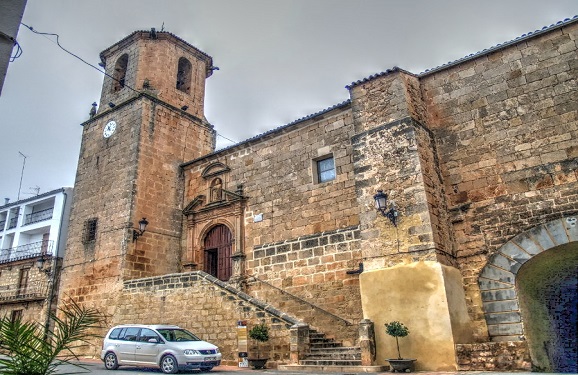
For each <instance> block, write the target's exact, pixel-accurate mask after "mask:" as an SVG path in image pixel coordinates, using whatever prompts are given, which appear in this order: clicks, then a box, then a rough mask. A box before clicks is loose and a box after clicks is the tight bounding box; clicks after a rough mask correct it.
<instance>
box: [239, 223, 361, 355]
mask: <svg viewBox="0 0 578 375" xmlns="http://www.w3.org/2000/svg"><path fill="white" fill-rule="evenodd" d="M359 237H360V231H359V228H358V227H350V228H344V229H338V230H335V231H329V232H323V233H319V234H313V235H309V236H302V237H298V238H296V239H287V240H286V241H282V242H277V243H273V244H265V245H261V246H256V247H255V248H254V249H253V260H252V261H251V262H250V265H249V267H248V268H249V269H251V270H252V272H253V273H252V274H253V275H255V277H254V278H249V279H248V283H249V284H248V291H249V292H250V293H251V294H252V295H254V296H255V297H257V298H259V299H261V300H263V301H268V302H270V303H272V304H274V305H275V306H277V308H279V309H282V310H283V311H286V312H290V313H291V314H292V315H294V316H296V317H298V318H299V319H300V320H302V321H303V322H305V323H307V324H309V325H310V326H311V327H312V328H315V329H317V330H319V331H321V332H323V333H325V334H326V335H327V336H328V337H334V338H338V339H339V340H342V341H343V342H344V344H345V345H355V344H356V342H357V338H358V337H357V336H358V329H357V324H358V323H359V321H361V319H362V318H363V315H362V311H361V302H360V294H359V277H358V274H359V273H350V274H347V271H356V270H359V263H361V262H360V259H361V249H360V248H359ZM271 271H275V273H272V272H271ZM260 275H268V276H270V277H269V278H268V279H267V280H266V281H264V280H262V279H261V278H262V277H263V276H260ZM274 275H275V276H276V277H275V276H274Z"/></svg>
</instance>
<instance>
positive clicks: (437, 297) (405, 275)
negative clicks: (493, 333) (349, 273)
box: [360, 261, 470, 371]
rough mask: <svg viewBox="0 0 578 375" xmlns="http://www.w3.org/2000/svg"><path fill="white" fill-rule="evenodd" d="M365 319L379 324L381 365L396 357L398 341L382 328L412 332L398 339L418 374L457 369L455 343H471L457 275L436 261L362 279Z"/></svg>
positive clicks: (365, 275) (371, 273)
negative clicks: (396, 324) (398, 325)
mask: <svg viewBox="0 0 578 375" xmlns="http://www.w3.org/2000/svg"><path fill="white" fill-rule="evenodd" d="M360 288H361V302H362V306H363V313H364V318H366V319H370V320H372V321H373V322H374V323H375V336H376V345H377V358H376V362H377V363H378V364H387V362H386V359H387V358H397V349H396V344H395V339H394V338H393V337H390V336H388V335H387V334H386V333H385V327H384V324H385V323H387V322H391V321H393V320H397V321H400V322H402V323H404V324H405V325H406V326H407V327H408V328H409V330H410V334H409V336H407V337H404V338H400V339H399V346H400V351H401V355H402V357H404V358H417V362H416V363H415V369H416V370H433V371H453V370H457V363H456V355H455V347H454V344H455V343H459V342H464V340H466V341H467V340H468V339H469V338H470V335H469V334H468V333H467V332H468V330H467V329H466V328H465V326H466V323H467V321H468V317H467V310H466V306H465V299H464V298H463V296H464V292H463V289H462V282H461V275H460V273H459V271H458V270H456V269H453V268H451V267H447V266H444V265H441V264H440V263H437V262H433V261H424V262H415V263H411V264H401V265H397V266H394V267H391V268H387V269H380V270H373V271H367V272H363V273H362V274H361V275H360Z"/></svg>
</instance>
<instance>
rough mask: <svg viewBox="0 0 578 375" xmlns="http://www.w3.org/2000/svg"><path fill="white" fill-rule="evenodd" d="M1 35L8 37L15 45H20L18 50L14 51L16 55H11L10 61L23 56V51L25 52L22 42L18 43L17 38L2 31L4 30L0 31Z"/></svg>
mask: <svg viewBox="0 0 578 375" xmlns="http://www.w3.org/2000/svg"><path fill="white" fill-rule="evenodd" d="M0 36H1V37H4V38H6V39H8V40H10V41H11V42H12V43H13V44H14V46H16V47H18V48H17V49H16V52H15V53H14V55H11V56H10V60H9V62H14V60H16V59H17V58H19V57H20V56H22V52H23V51H22V47H21V46H20V44H18V41H16V39H15V38H13V37H11V36H10V35H8V34H6V33H4V32H2V31H0Z"/></svg>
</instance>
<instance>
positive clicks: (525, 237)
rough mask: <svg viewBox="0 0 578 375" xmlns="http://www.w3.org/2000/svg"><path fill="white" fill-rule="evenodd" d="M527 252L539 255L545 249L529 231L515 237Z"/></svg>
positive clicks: (515, 240)
mask: <svg viewBox="0 0 578 375" xmlns="http://www.w3.org/2000/svg"><path fill="white" fill-rule="evenodd" d="M513 241H514V242H516V243H517V244H518V245H519V246H520V247H521V248H522V249H524V251H525V252H527V253H529V254H532V255H537V254H539V253H541V252H542V251H544V249H542V248H541V247H540V246H538V244H537V243H536V242H534V241H533V238H532V237H531V236H530V234H529V233H522V234H520V235H518V236H516V237H514V239H513Z"/></svg>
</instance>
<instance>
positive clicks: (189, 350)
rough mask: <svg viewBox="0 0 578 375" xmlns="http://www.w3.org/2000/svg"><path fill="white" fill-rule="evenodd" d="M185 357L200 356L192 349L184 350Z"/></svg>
mask: <svg viewBox="0 0 578 375" xmlns="http://www.w3.org/2000/svg"><path fill="white" fill-rule="evenodd" d="M184 353H185V355H201V353H199V352H198V351H196V350H194V349H186V350H185V351H184Z"/></svg>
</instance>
